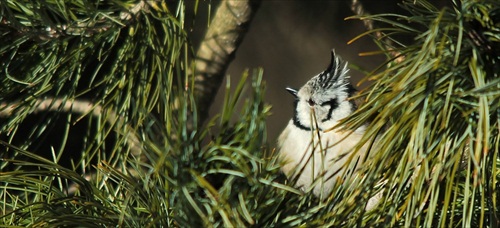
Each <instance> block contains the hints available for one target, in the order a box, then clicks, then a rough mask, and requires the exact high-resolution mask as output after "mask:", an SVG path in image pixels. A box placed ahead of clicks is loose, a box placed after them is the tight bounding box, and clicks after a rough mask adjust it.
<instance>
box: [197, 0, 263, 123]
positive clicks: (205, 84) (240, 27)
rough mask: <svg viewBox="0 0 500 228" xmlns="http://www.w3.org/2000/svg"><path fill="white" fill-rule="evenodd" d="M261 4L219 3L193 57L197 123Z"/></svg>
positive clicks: (237, 0)
mask: <svg viewBox="0 0 500 228" xmlns="http://www.w3.org/2000/svg"><path fill="white" fill-rule="evenodd" d="M260 3H261V0H223V1H222V2H221V4H220V6H219V7H218V9H217V11H216V13H215V15H214V18H213V19H212V21H211V23H210V26H209V28H208V30H207V32H206V34H205V37H204V39H203V41H202V43H201V45H200V47H199V49H198V51H197V53H196V62H195V78H194V89H195V90H194V95H195V99H196V107H197V110H198V114H199V115H198V117H199V118H198V122H199V123H203V122H204V121H205V120H206V118H207V117H208V111H209V109H210V106H211V105H212V103H213V101H214V98H215V96H216V95H217V91H218V89H219V87H220V85H221V83H222V79H223V78H224V75H225V73H226V70H227V68H228V66H229V64H230V63H231V61H232V60H233V59H234V57H235V52H236V50H237V49H238V46H239V45H240V44H241V41H242V40H243V37H244V36H245V34H246V32H247V31H248V28H249V25H250V22H251V20H252V18H253V17H254V15H255V12H256V11H257V9H258V7H259V5H260Z"/></svg>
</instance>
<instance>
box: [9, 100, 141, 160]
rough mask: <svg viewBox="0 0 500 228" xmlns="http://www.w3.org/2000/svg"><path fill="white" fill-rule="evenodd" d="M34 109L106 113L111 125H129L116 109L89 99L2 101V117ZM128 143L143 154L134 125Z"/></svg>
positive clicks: (128, 136) (85, 113)
mask: <svg viewBox="0 0 500 228" xmlns="http://www.w3.org/2000/svg"><path fill="white" fill-rule="evenodd" d="M32 108H33V109H34V110H31V111H30V113H32V114H34V113H40V112H69V113H74V114H80V115H89V114H90V115H91V116H101V115H102V114H106V115H105V117H106V122H107V123H108V124H110V125H113V124H116V126H118V127H121V126H124V125H127V124H126V122H125V120H124V118H123V117H121V116H118V115H117V114H116V113H115V112H114V111H106V109H104V108H103V107H102V106H101V105H96V104H94V103H92V102H89V101H83V100H72V101H70V100H67V99H63V98H45V99H37V100H36V101H35V104H34V105H33V106H29V105H20V103H8V104H7V103H2V104H0V117H8V116H12V115H15V114H16V113H18V112H20V111H22V110H25V109H32ZM127 129H128V132H127V133H126V134H127V144H128V146H129V147H130V151H131V153H132V154H133V155H134V156H138V155H140V154H141V143H140V141H139V139H138V138H137V134H136V133H135V131H134V130H133V129H132V127H130V126H127Z"/></svg>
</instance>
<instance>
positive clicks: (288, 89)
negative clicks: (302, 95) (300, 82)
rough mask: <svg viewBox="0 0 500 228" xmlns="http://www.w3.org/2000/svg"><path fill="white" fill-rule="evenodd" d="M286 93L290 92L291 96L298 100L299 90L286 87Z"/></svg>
mask: <svg viewBox="0 0 500 228" xmlns="http://www.w3.org/2000/svg"><path fill="white" fill-rule="evenodd" d="M286 91H288V92H289V93H290V94H292V95H293V96H294V97H295V98H297V90H296V89H292V88H290V87H286Z"/></svg>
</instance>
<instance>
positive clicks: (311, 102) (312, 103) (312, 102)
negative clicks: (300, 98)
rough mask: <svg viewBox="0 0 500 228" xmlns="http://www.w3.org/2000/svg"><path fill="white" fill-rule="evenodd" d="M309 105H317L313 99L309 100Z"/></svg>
mask: <svg viewBox="0 0 500 228" xmlns="http://www.w3.org/2000/svg"><path fill="white" fill-rule="evenodd" d="M307 103H308V104H309V106H314V105H316V103H315V102H314V101H313V100H312V98H309V100H307Z"/></svg>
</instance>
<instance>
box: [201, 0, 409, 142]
mask: <svg viewBox="0 0 500 228" xmlns="http://www.w3.org/2000/svg"><path fill="white" fill-rule="evenodd" d="M365 2H366V3H365ZM365 2H363V4H364V6H365V8H366V9H367V10H369V11H370V12H371V13H377V12H379V13H380V12H395V11H397V10H399V11H401V10H400V8H399V7H398V6H397V3H398V2H400V1H395V0H384V1H365ZM212 4H213V6H217V5H218V2H215V1H212ZM350 4H351V1H350V0H322V1H320V0H315V1H296V0H263V1H262V4H261V6H260V8H259V10H258V11H257V14H256V15H255V18H254V20H253V21H252V24H251V26H250V29H249V31H248V33H247V35H246V36H245V38H244V40H243V43H242V45H241V46H240V47H239V49H238V51H237V52H236V58H235V60H234V61H233V62H232V63H231V65H230V67H229V69H228V72H227V77H229V78H230V81H231V83H232V85H236V83H237V82H238V81H239V78H240V76H241V74H242V73H243V72H244V70H245V69H250V70H251V69H255V68H257V67H262V68H263V69H264V80H265V81H266V84H267V90H266V97H265V100H266V102H267V103H269V104H271V105H272V115H271V116H270V117H269V118H268V119H267V125H268V139H269V142H270V144H271V146H274V143H275V140H276V138H277V137H278V135H279V133H280V132H281V131H282V130H283V129H284V127H285V126H286V124H287V123H288V121H289V119H290V118H291V117H292V113H293V106H292V103H293V97H292V96H291V95H290V94H289V93H288V92H286V91H285V88H286V87H287V86H290V87H294V88H300V87H301V86H302V85H303V84H305V82H307V81H308V80H309V79H310V78H311V77H312V76H314V75H316V74H318V73H320V72H322V71H323V70H325V69H326V67H327V66H328V64H329V61H330V51H331V50H332V49H335V51H336V53H337V54H338V55H340V56H341V57H342V58H343V59H344V60H347V61H348V62H349V63H350V64H355V65H357V66H359V67H361V68H363V69H365V70H368V71H369V70H373V69H374V68H375V67H377V66H378V65H379V64H381V63H382V62H383V61H384V57H383V56H370V57H360V56H359V53H362V52H370V51H375V50H378V48H377V46H376V45H375V43H374V42H373V41H372V40H371V39H370V38H368V37H366V38H363V39H361V40H358V41H356V42H354V43H352V44H349V45H348V44H347V42H348V41H349V40H351V39H352V38H354V37H356V36H357V35H359V34H360V33H362V32H365V31H366V29H365V27H364V26H363V24H362V22H361V21H359V20H345V18H346V17H349V16H352V15H353V12H352V11H351V9H350ZM201 7H203V6H201ZM213 8H216V7H213ZM200 9H202V8H200ZM202 13H203V12H200V14H199V15H198V16H197V18H198V19H197V20H199V19H204V17H205V16H204V15H203V14H202ZM197 23H198V25H200V24H204V23H203V22H201V23H200V21H197ZM205 25H206V24H205ZM198 29H200V30H201V29H205V28H198ZM195 32H196V31H195ZM350 73H351V81H352V83H353V84H354V85H355V87H359V86H358V85H357V82H358V81H359V80H360V79H361V78H362V77H363V76H364V74H363V73H361V72H360V71H356V70H353V69H351V71H350ZM223 85H225V82H223ZM363 86H366V85H361V87H363ZM247 91H249V90H247ZM223 95H224V86H222V87H221V89H220V90H219V93H218V96H217V98H216V101H215V102H216V103H215V105H214V106H212V109H211V115H213V114H215V113H218V112H220V110H221V104H220V103H221V101H222V100H223Z"/></svg>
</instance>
